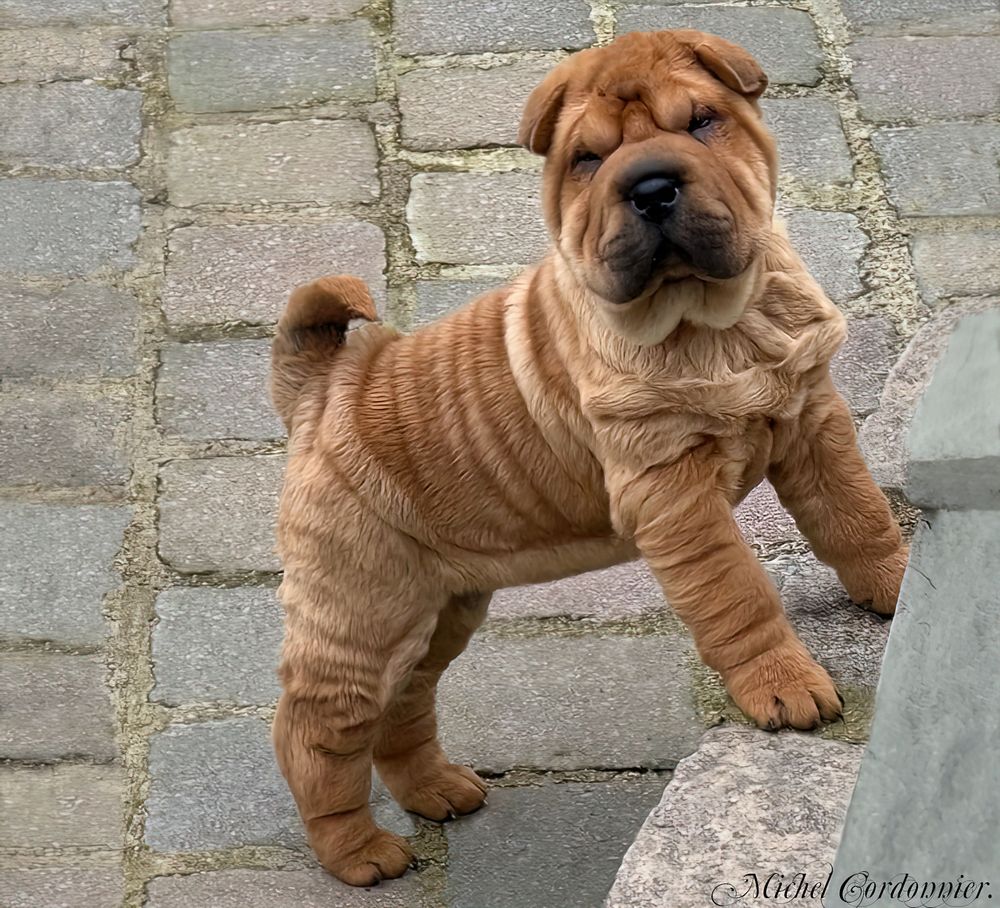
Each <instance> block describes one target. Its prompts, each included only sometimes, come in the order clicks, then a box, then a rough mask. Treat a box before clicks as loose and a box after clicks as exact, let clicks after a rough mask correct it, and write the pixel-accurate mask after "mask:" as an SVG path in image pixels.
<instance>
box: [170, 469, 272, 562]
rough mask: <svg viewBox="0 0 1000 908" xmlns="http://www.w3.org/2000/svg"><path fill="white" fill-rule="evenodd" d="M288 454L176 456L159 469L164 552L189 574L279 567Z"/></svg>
mask: <svg viewBox="0 0 1000 908" xmlns="http://www.w3.org/2000/svg"><path fill="white" fill-rule="evenodd" d="M284 468H285V458H284V457H281V456H276V455H268V456H264V457H208V458H204V459H201V460H176V461H173V462H172V463H168V464H166V465H165V466H164V467H163V469H162V470H161V471H160V557H161V558H163V560H164V561H165V562H167V564H169V565H171V566H172V567H174V568H176V569H177V570H179V571H184V572H185V573H199V572H202V571H276V570H278V568H279V567H280V563H279V561H278V556H277V554H276V553H275V550H274V547H275V542H274V523H275V520H276V516H277V510H278V490H279V488H280V486H281V477H282V474H283V471H284Z"/></svg>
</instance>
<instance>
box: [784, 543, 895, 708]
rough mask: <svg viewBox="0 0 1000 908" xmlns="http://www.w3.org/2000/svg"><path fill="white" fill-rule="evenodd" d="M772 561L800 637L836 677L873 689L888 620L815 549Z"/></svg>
mask: <svg viewBox="0 0 1000 908" xmlns="http://www.w3.org/2000/svg"><path fill="white" fill-rule="evenodd" d="M767 567H768V571H769V573H771V575H772V576H773V577H774V580H775V582H776V584H777V586H778V589H779V590H780V591H781V601H782V603H783V604H784V606H785V612H786V613H787V614H788V617H789V619H790V620H791V622H792V624H793V625H794V627H795V630H796V631H797V632H798V634H799V637H801V638H802V642H803V643H805V645H806V646H807V647H809V651H810V652H811V653H812V654H813V656H814V657H815V658H816V660H817V661H818V662H820V663H821V664H822V665H824V666H825V667H826V669H827V670H828V671H829V672H830V676H831V677H832V678H833V680H834V681H836V682H837V683H838V684H843V685H846V686H850V687H853V688H858V687H861V688H867V689H868V690H870V691H874V690H875V685H876V684H877V683H878V678H879V671H880V668H881V665H882V654H883V652H884V651H885V644H886V640H888V639H889V622H888V621H886V620H885V619H883V618H880V617H878V616H877V615H875V614H872V613H871V612H866V611H865V610H864V609H862V608H859V607H858V606H857V605H855V604H854V603H853V602H851V600H850V599H849V598H848V596H847V593H845V592H844V588H843V587H842V586H841V585H840V581H839V580H838V579H837V575H836V573H835V572H834V570H833V568H830V567H827V566H826V565H825V564H820V563H819V562H818V561H817V560H816V558H815V557H814V556H813V555H812V554H811V553H810V554H805V555H798V556H793V557H788V558H781V559H779V560H777V561H772V562H770V563H769V564H768V565H767Z"/></svg>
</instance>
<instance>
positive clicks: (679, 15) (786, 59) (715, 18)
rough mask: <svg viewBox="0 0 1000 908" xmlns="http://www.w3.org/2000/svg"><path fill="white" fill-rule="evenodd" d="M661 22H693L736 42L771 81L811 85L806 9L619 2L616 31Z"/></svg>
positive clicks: (815, 68)
mask: <svg viewBox="0 0 1000 908" xmlns="http://www.w3.org/2000/svg"><path fill="white" fill-rule="evenodd" d="M661 28H695V29H698V30H700V31H705V32H711V33H712V34H715V35H719V36H720V37H722V38H726V39H728V40H730V41H735V42H736V43H737V44H741V45H742V46H743V47H745V48H746V49H747V50H748V51H750V53H752V54H753V55H754V56H755V57H756V58H757V60H758V62H759V63H760V65H761V66H762V67H763V68H764V72H766V73H767V75H768V78H769V79H770V80H771V81H772V82H793V83H798V84H801V85H815V84H816V83H817V82H818V81H819V77H820V64H821V63H822V62H823V52H822V50H821V49H820V46H819V42H818V41H817V39H816V27H815V26H814V25H813V22H812V19H810V18H809V14H808V13H804V12H802V11H801V10H795V9H779V8H774V7H757V8H747V7H728V6H692V7H690V8H685V9H678V8H677V7H674V6H623V7H621V9H620V10H619V11H618V33H619V34H623V33H625V32H631V31H651V30H655V29H661Z"/></svg>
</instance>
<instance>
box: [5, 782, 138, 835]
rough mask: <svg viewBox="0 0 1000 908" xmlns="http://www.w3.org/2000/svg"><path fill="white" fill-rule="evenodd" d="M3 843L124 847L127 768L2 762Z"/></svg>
mask: <svg viewBox="0 0 1000 908" xmlns="http://www.w3.org/2000/svg"><path fill="white" fill-rule="evenodd" d="M0 816H2V817H3V818H4V821H3V823H0V848H11V849H13V848H18V849H20V848H102V849H120V848H121V847H122V773H121V770H120V769H118V768H116V767H113V766H84V765H78V764H72V763H63V764H59V765H56V766H30V767H29V766H17V765H13V764H11V765H6V766H0Z"/></svg>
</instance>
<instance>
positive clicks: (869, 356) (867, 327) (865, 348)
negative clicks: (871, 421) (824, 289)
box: [830, 315, 896, 416]
mask: <svg viewBox="0 0 1000 908" xmlns="http://www.w3.org/2000/svg"><path fill="white" fill-rule="evenodd" d="M895 338H896V332H895V331H894V330H893V327H892V325H891V324H890V323H889V321H888V319H886V318H885V317H883V316H881V315H876V316H873V317H871V318H852V319H850V320H849V321H848V328H847V340H846V341H845V342H844V345H843V346H842V347H841V348H840V350H839V351H837V355H836V356H834V358H833V361H832V362H831V363H830V374H831V375H832V376H833V382H834V384H835V385H836V386H837V390H838V391H840V393H841V394H843V395H844V397H845V398H847V402H848V404H850V406H851V412H852V413H854V414H855V415H858V416H867V415H868V414H869V413H871V412H872V411H873V410H876V409H878V403H879V398H880V396H881V394H882V388H883V386H884V385H885V380H886V378H888V376H889V370H890V369H891V368H892V363H893V354H892V349H893V346H894V345H895Z"/></svg>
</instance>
